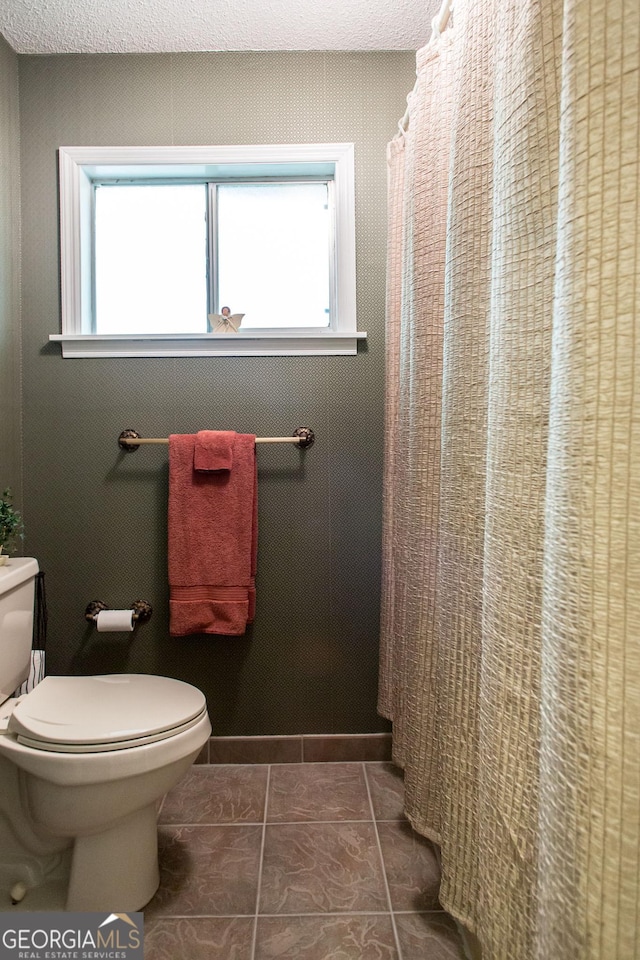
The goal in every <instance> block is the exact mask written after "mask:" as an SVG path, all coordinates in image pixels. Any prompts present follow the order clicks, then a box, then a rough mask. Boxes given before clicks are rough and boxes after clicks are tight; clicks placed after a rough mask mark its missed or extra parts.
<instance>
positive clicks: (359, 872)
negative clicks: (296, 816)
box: [260, 823, 388, 914]
mask: <svg viewBox="0 0 640 960" xmlns="http://www.w3.org/2000/svg"><path fill="white" fill-rule="evenodd" d="M387 909H388V902H387V896H386V891H385V887H384V879H383V875H382V870H381V865H380V858H379V854H378V849H377V844H376V838H375V832H374V827H373V824H372V823H292V824H271V825H269V826H267V828H266V839H265V849H264V861H263V868H262V887H261V899H260V912H261V913H272V914H277V913H355V912H361V911H362V912H367V911H370V912H376V911H380V910H382V911H386V910H387Z"/></svg>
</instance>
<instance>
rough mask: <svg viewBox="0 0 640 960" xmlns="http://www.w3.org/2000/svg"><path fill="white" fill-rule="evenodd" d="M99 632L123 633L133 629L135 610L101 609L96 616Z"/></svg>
mask: <svg viewBox="0 0 640 960" xmlns="http://www.w3.org/2000/svg"><path fill="white" fill-rule="evenodd" d="M96 627H97V629H98V633H122V632H129V633H131V631H132V630H133V610H101V611H100V612H99V614H98V616H97V617H96Z"/></svg>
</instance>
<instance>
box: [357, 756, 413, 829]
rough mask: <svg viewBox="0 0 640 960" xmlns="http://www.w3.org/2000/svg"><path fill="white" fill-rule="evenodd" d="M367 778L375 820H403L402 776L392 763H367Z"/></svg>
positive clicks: (400, 771)
mask: <svg viewBox="0 0 640 960" xmlns="http://www.w3.org/2000/svg"><path fill="white" fill-rule="evenodd" d="M366 774H367V780H368V781H369V789H370V790H371V801H372V803H373V812H374V814H375V818H376V820H404V819H405V815H404V778H403V776H402V770H401V769H400V768H399V767H396V766H395V764H393V763H367V764H366Z"/></svg>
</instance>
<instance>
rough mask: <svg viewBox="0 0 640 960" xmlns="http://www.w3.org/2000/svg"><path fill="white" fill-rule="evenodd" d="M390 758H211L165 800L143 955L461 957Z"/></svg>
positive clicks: (160, 958)
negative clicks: (223, 761)
mask: <svg viewBox="0 0 640 960" xmlns="http://www.w3.org/2000/svg"><path fill="white" fill-rule="evenodd" d="M402 790H403V786H402V779H401V775H400V774H399V772H398V771H397V770H396V768H395V767H394V766H393V765H392V764H390V763H371V762H369V763H295V764H293V763H292V764H274V765H272V766H267V765H212V766H207V765H200V766H194V767H192V769H191V770H190V771H189V773H188V774H187V776H186V777H185V778H184V779H183V780H182V781H181V783H180V784H178V786H177V787H175V789H174V790H172V791H171V793H169V794H168V796H167V797H166V799H165V802H164V804H163V807H162V809H161V811H160V868H161V883H160V889H159V890H158V893H157V894H156V896H155V897H154V899H153V900H152V901H151V903H150V904H149V905H148V906H147V907H146V909H145V911H144V912H145V960H272V958H278V960H458V958H461V957H462V956H463V954H462V949H461V945H460V941H459V939H458V934H457V931H456V927H455V924H454V923H453V921H452V920H451V918H450V917H449V916H448V915H447V914H446V913H444V912H442V910H441V908H440V907H439V904H438V884H439V870H438V864H437V860H436V857H435V853H434V851H433V848H432V846H431V844H430V843H429V842H428V841H426V840H424V839H422V838H421V837H419V836H418V835H417V834H416V833H414V832H413V831H412V830H411V828H410V827H409V824H408V823H407V821H406V820H405V819H404V818H403V814H402Z"/></svg>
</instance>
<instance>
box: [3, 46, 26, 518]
mask: <svg viewBox="0 0 640 960" xmlns="http://www.w3.org/2000/svg"><path fill="white" fill-rule="evenodd" d="M19 134H20V126H19V116H18V58H17V56H16V54H15V53H14V52H13V50H12V49H11V47H10V46H9V45H8V44H7V43H6V41H5V40H4V38H3V37H2V36H0V493H1V492H2V491H3V490H4V489H5V487H7V486H10V487H11V488H12V490H13V494H14V503H15V505H16V506H19V507H21V506H22V467H21V429H22V426H21V424H22V410H21V387H20V166H19V164H20V139H19Z"/></svg>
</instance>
